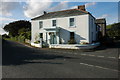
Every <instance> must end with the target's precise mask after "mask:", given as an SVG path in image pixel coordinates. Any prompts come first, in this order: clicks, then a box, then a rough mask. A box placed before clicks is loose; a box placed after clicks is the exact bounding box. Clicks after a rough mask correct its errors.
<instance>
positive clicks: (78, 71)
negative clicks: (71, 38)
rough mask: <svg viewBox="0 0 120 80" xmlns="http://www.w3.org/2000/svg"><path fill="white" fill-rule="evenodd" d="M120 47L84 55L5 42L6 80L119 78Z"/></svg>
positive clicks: (3, 71) (76, 52) (82, 53)
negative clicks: (14, 79)
mask: <svg viewBox="0 0 120 80" xmlns="http://www.w3.org/2000/svg"><path fill="white" fill-rule="evenodd" d="M118 72H119V71H118V48H116V47H115V48H114V47H113V48H106V49H103V50H97V51H91V52H83V51H80V50H60V49H39V48H33V47H29V46H25V45H23V44H19V43H16V42H12V41H3V54H2V77H3V78H118Z"/></svg>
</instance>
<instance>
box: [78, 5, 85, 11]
mask: <svg viewBox="0 0 120 80" xmlns="http://www.w3.org/2000/svg"><path fill="white" fill-rule="evenodd" d="M78 9H80V10H83V11H86V9H85V5H80V6H78Z"/></svg>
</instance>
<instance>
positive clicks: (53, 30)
mask: <svg viewBox="0 0 120 80" xmlns="http://www.w3.org/2000/svg"><path fill="white" fill-rule="evenodd" d="M44 30H45V32H46V43H47V44H48V45H50V44H59V43H60V27H50V28H44Z"/></svg>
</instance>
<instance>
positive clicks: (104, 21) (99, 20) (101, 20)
mask: <svg viewBox="0 0 120 80" xmlns="http://www.w3.org/2000/svg"><path fill="white" fill-rule="evenodd" d="M96 23H97V24H99V23H106V20H105V18H101V19H96Z"/></svg>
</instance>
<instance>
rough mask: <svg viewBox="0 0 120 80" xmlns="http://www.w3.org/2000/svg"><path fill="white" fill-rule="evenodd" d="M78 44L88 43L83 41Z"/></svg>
mask: <svg viewBox="0 0 120 80" xmlns="http://www.w3.org/2000/svg"><path fill="white" fill-rule="evenodd" d="M80 44H88V42H84V41H82V42H80Z"/></svg>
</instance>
